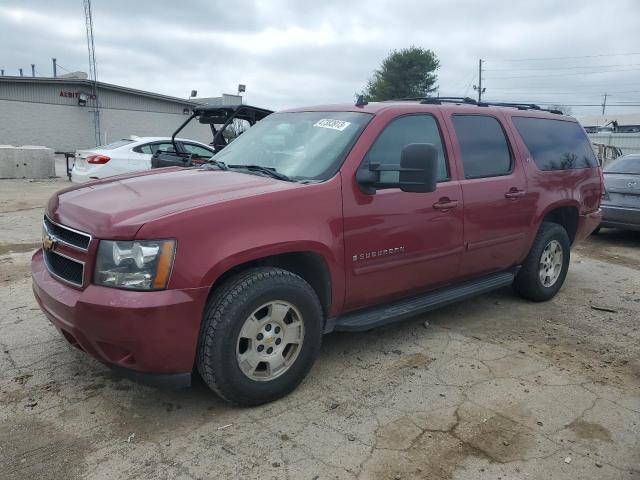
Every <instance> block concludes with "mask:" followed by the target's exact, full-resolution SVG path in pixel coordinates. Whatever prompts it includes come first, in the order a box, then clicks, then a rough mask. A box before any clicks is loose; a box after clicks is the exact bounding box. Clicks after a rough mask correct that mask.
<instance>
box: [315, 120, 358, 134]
mask: <svg viewBox="0 0 640 480" xmlns="http://www.w3.org/2000/svg"><path fill="white" fill-rule="evenodd" d="M349 125H351V122H345V121H343V120H333V119H331V118H323V119H321V120H318V121H317V122H316V123H315V124H314V125H313V126H314V127H320V128H330V129H332V130H339V131H343V130H344V129H345V128H347V127H348V126H349Z"/></svg>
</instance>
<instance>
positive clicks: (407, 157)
mask: <svg viewBox="0 0 640 480" xmlns="http://www.w3.org/2000/svg"><path fill="white" fill-rule="evenodd" d="M437 180H438V151H437V150H436V147H434V146H433V144H431V143H410V144H409V145H407V146H405V147H404V148H403V149H402V153H401V154H400V182H399V183H400V185H399V186H400V190H402V191H403V192H417V193H427V192H435V191H436V183H437Z"/></svg>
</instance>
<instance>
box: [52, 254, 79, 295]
mask: <svg viewBox="0 0 640 480" xmlns="http://www.w3.org/2000/svg"><path fill="white" fill-rule="evenodd" d="M44 261H45V264H46V265H47V269H48V270H49V272H51V273H52V274H53V275H55V276H56V277H58V278H60V279H61V280H64V281H65V282H69V283H71V284H73V285H76V286H78V287H81V286H82V279H83V278H84V263H83V262H80V261H79V260H74V259H72V258H69V257H67V256H66V255H62V254H61V253H58V252H54V251H52V250H45V251H44Z"/></svg>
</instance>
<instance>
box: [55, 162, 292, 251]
mask: <svg viewBox="0 0 640 480" xmlns="http://www.w3.org/2000/svg"><path fill="white" fill-rule="evenodd" d="M299 187H300V185H299V184H296V183H289V182H283V181H280V180H275V179H271V178H267V177H261V176H258V175H250V174H245V173H238V172H232V171H228V170H226V171H222V170H203V169H182V168H163V169H157V170H149V171H146V172H141V173H138V174H133V175H127V176H117V177H112V178H107V179H104V180H98V181H95V182H89V183H85V184H80V185H78V186H74V187H71V188H68V189H65V190H62V191H60V192H58V193H57V194H55V195H54V196H53V197H51V199H50V200H49V204H48V207H47V215H48V216H49V217H50V218H51V219H52V220H54V221H55V222H58V223H61V224H63V225H67V226H69V227H72V228H75V229H77V230H81V231H85V232H88V233H91V234H92V235H93V236H95V237H97V238H113V239H131V238H133V237H134V236H135V234H136V232H137V231H138V230H139V229H140V227H141V226H142V225H144V224H145V223H146V222H149V221H151V220H155V219H158V218H161V217H163V216H166V215H169V214H172V213H176V212H181V211H188V210H189V209H192V208H195V207H201V206H204V205H212V204H219V203H224V202H229V201H232V200H234V199H238V198H244V197H251V196H256V195H264V194H267V193H270V192H275V191H279V190H286V189H291V188H299Z"/></svg>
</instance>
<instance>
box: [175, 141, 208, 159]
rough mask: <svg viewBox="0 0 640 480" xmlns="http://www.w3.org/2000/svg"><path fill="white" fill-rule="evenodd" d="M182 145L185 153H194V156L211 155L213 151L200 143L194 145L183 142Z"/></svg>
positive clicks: (203, 156) (206, 156)
mask: <svg viewBox="0 0 640 480" xmlns="http://www.w3.org/2000/svg"><path fill="white" fill-rule="evenodd" d="M182 145H183V146H184V149H185V150H186V151H187V153H190V154H191V155H194V156H196V157H200V158H209V157H213V152H212V151H211V150H208V149H206V148H204V147H201V146H200V145H194V144H193V143H183V144H182Z"/></svg>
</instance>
